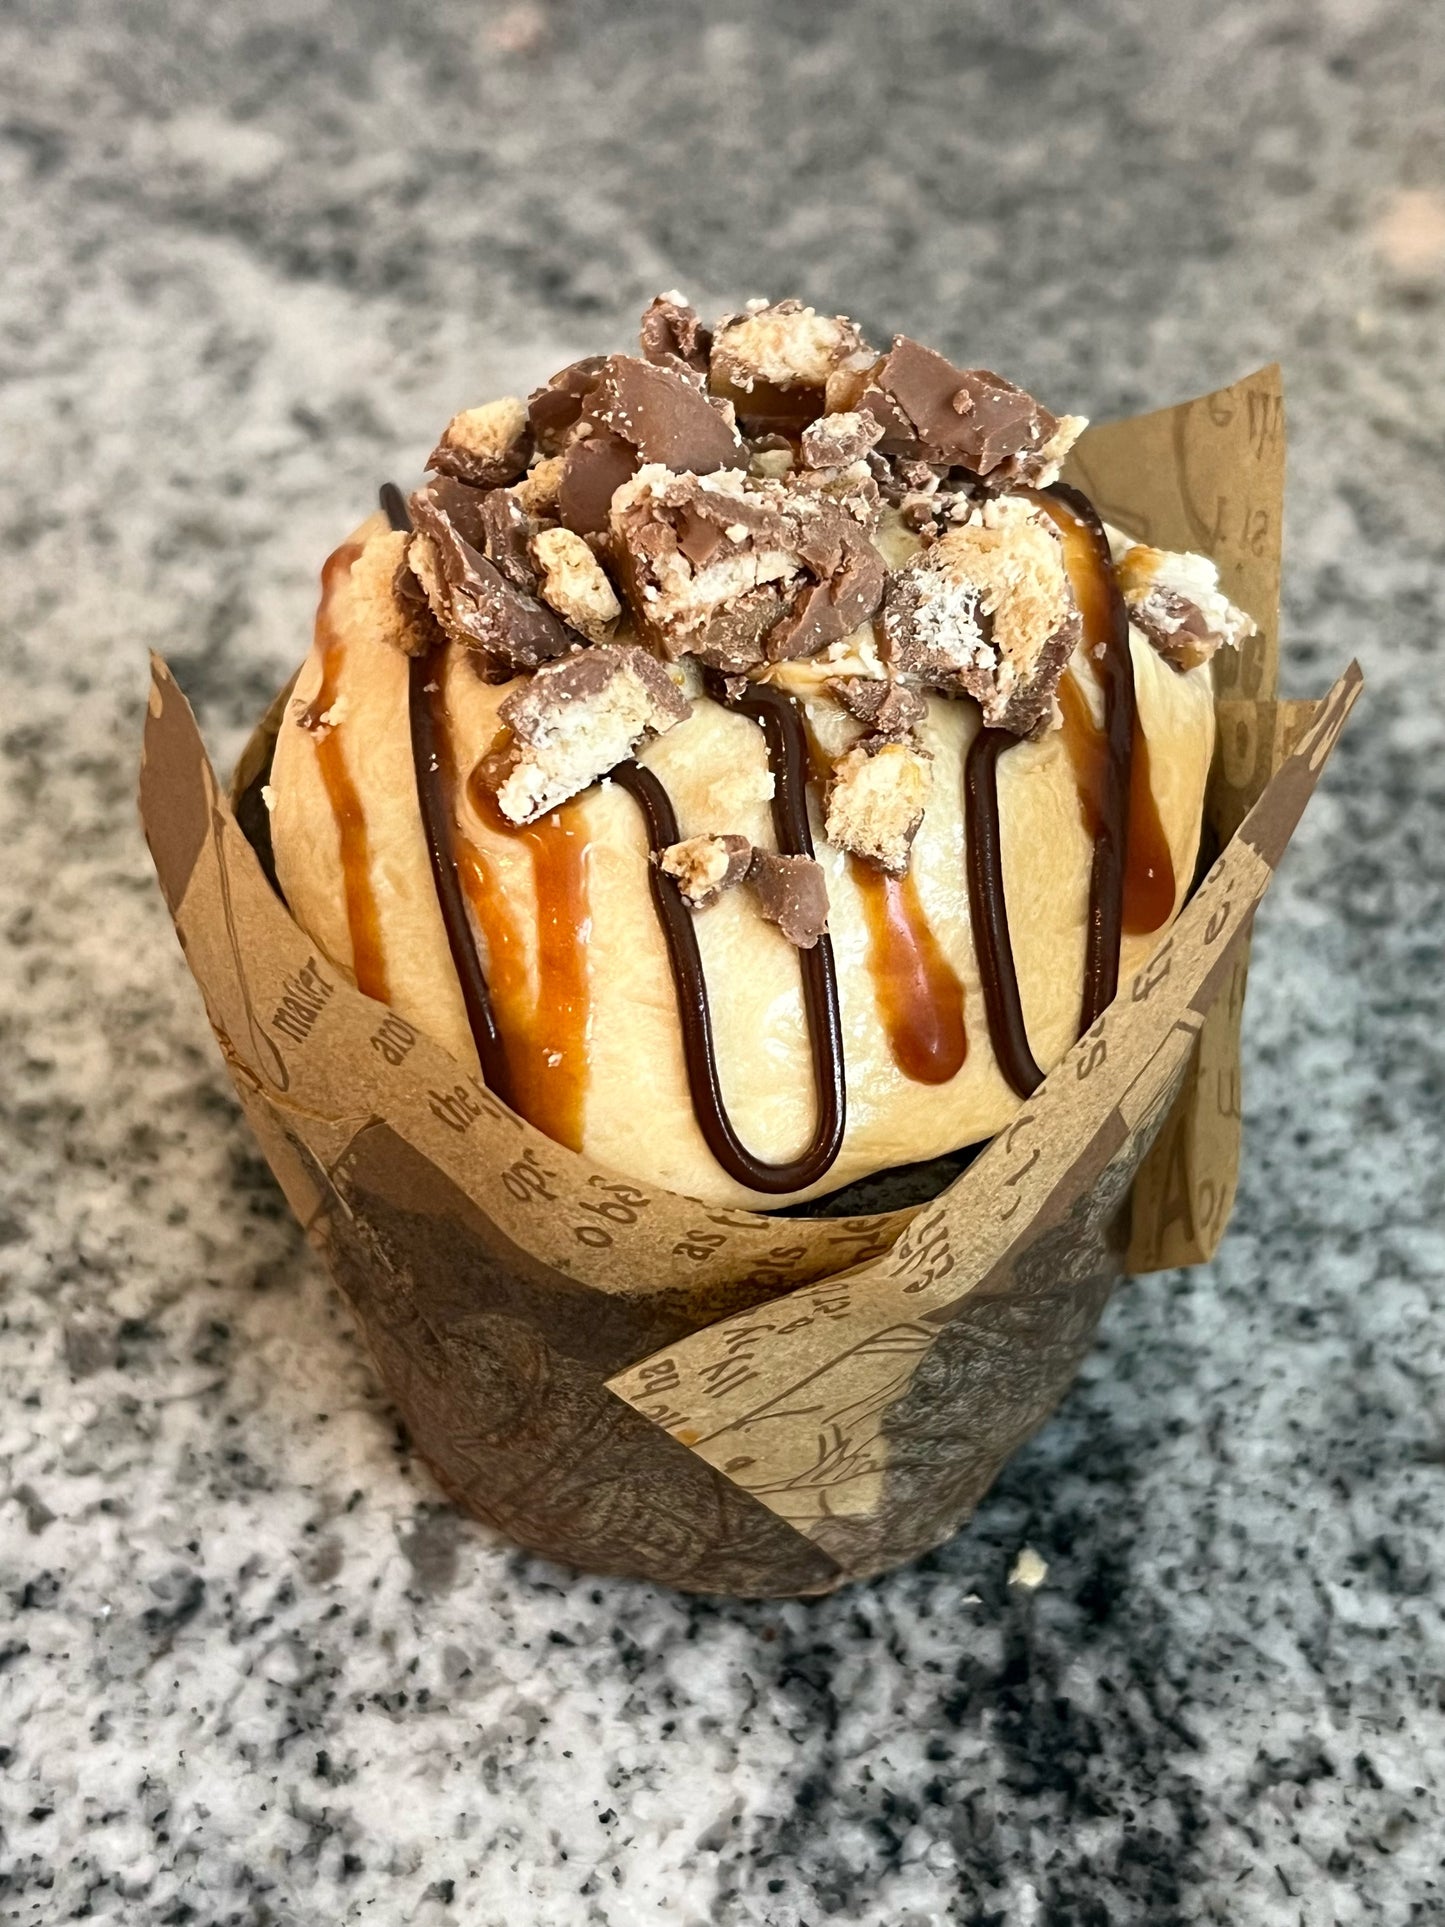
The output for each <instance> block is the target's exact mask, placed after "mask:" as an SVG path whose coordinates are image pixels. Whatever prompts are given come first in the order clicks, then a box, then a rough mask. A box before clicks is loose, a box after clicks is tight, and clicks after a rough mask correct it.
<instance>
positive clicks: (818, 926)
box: [748, 850, 828, 950]
mask: <svg viewBox="0 0 1445 1927" xmlns="http://www.w3.org/2000/svg"><path fill="white" fill-rule="evenodd" d="M748 882H749V884H750V885H751V886H752V888H753V890H754V892H755V893H756V895H757V901H758V910H759V913H760V914H761V915H762V916H764V917H765V918H766V919H767V921H768V922H769V923H775V924H776V925H777V926H778V928H779V929H780V930H781V931H782V933H783V935H784V936H785V937H786V938H787V940H788V942H789V943H792V944H796V945H797V947H798V948H799V950H811V949H812V948H813V946H814V944H815V943H817V941H818V939H819V937H821V936H822V934H823V932H824V931H825V930H826V929H827V927H828V886H827V884H826V883H825V882H824V880H823V866H822V865H821V864H820V863H818V862H815V861H814V859H813V858H812V857H810V856H776V855H774V853H773V852H772V851H771V850H754V851H753V860H752V863H751V865H750V866H749V869H748Z"/></svg>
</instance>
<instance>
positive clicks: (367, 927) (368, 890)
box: [297, 542, 387, 1003]
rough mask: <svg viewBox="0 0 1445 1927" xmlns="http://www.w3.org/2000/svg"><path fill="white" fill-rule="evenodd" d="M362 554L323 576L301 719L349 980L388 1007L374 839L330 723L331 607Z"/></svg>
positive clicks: (332, 560)
mask: <svg viewBox="0 0 1445 1927" xmlns="http://www.w3.org/2000/svg"><path fill="white" fill-rule="evenodd" d="M360 554H361V548H360V545H359V544H358V543H355V542H348V543H345V544H344V545H343V546H342V547H341V548H339V549H337V550H336V552H335V553H334V554H333V555H332V556H331V557H329V559H328V560H327V563H326V567H325V568H324V569H323V570H322V572H321V606H320V608H319V609H318V610H317V612H316V647H317V651H318V653H319V655H320V657H321V684H320V687H319V688H318V689H317V691H316V694H315V695H314V696H313V697H312V698H311V700H310V702H309V703H307V705H306V707H305V709H304V710H303V711H302V712H301V715H300V716H299V717H298V718H297V721H298V723H299V724H300V726H301V728H302V729H304V730H306V731H308V732H309V733H310V735H311V737H312V740H313V742H314V744H315V748H316V766H317V768H318V770H319V771H320V773H321V781H322V783H323V785H324V786H325V789H326V796H327V800H328V802H329V803H330V805H331V814H332V816H333V817H334V818H335V821H336V833H337V836H338V838H339V840H340V846H341V887H342V895H343V898H344V900H345V904H346V928H347V932H348V934H349V936H350V938H351V974H352V976H353V977H354V978H355V979H356V987H357V989H358V990H360V991H363V992H364V993H365V994H366V995H367V996H368V997H376V998H379V999H380V1000H381V1002H383V1003H385V1001H386V997H387V976H386V952H385V949H384V948H383V945H382V940H381V917H380V913H379V912H378V909H377V904H376V892H375V890H374V889H373V888H372V883H371V837H370V833H369V831H368V829H367V825H366V811H365V810H364V809H363V808H362V803H361V794H360V791H359V790H358V789H357V787H356V779H355V778H354V777H353V776H352V773H351V770H350V769H349V768H348V766H347V761H346V750H345V747H344V745H343V742H342V738H341V732H340V731H339V730H338V729H335V728H333V727H332V726H330V725H329V724H328V723H327V722H326V713H327V711H328V710H329V709H330V708H331V706H332V705H333V703H335V701H336V696H337V685H338V683H339V682H340V680H341V670H342V665H343V663H344V661H345V659H346V646H345V644H344V643H343V641H342V639H341V636H340V634H339V633H338V632H337V629H336V627H335V625H334V623H333V620H332V615H331V603H332V599H333V598H334V596H335V594H336V591H337V589H338V588H339V586H340V585H341V583H342V582H344V581H345V579H346V577H347V575H348V573H349V572H350V569H351V565H352V563H353V562H354V561H355V560H356V558H357V556H359V555H360Z"/></svg>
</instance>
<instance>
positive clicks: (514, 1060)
mask: <svg viewBox="0 0 1445 1927" xmlns="http://www.w3.org/2000/svg"><path fill="white" fill-rule="evenodd" d="M433 700H434V701H436V700H438V698H436V697H434V698H433ZM467 794H468V796H469V798H470V800H471V803H472V807H473V808H474V809H475V810H476V811H477V814H478V815H479V816H480V817H481V818H482V820H483V821H484V822H485V824H486V825H487V828H488V829H489V830H490V831H491V833H492V834H493V835H494V836H498V837H505V838H507V839H508V840H509V841H512V842H515V843H517V844H520V845H522V846H523V847H524V848H525V849H526V850H527V851H528V852H529V854H530V856H531V859H532V881H533V887H534V888H535V891H536V896H537V924H536V933H535V935H536V963H535V968H536V987H535V990H534V989H533V986H532V984H531V982H530V981H529V977H528V972H527V968H526V950H525V946H524V942H523V935H522V931H521V929H520V928H519V927H518V924H517V922H516V920H515V919H514V918H513V917H512V916H511V914H510V912H509V909H508V905H507V896H506V889H505V885H504V882H503V879H502V877H501V875H500V874H499V870H498V866H497V863H496V859H495V856H494V855H492V854H489V853H488V852H487V851H485V850H483V849H481V848H479V847H478V846H477V845H476V844H474V843H473V842H472V841H471V839H470V838H468V837H465V836H462V835H461V834H460V833H459V834H458V836H457V839H456V845H457V851H458V857H459V860H460V865H461V870H462V884H463V888H464V890H465V891H466V895H467V900H468V902H469V903H470V905H471V907H472V913H473V915H474V917H475V919H476V922H477V924H478V925H479V926H480V927H481V929H482V931H483V933H484V935H485V937H486V940H487V958H488V962H489V966H490V972H491V994H492V1000H493V1005H494V1008H495V1009H496V1011H497V1012H498V1013H499V1017H500V1023H501V1032H502V1040H503V1045H504V1048H505V1050H506V1055H507V1066H508V1069H509V1071H510V1073H511V1081H512V1089H513V1092H514V1094H515V1102H514V1108H515V1109H517V1110H519V1111H521V1113H522V1115H523V1116H524V1117H527V1118H530V1119H531V1121H532V1123H533V1124H535V1125H536V1126H537V1129H538V1130H539V1131H545V1132H546V1133H547V1135H548V1136H549V1137H551V1138H555V1139H556V1140H557V1142H558V1143H559V1144H565V1145H566V1146H567V1147H568V1148H569V1149H570V1150H573V1151H580V1150H581V1148H582V1105H583V1098H584V1096H585V1094H586V1090H587V1027H588V1020H589V1017H590V1014H591V996H590V989H589V984H588V977H587V940H588V938H589V937H590V936H591V934H592V919H591V916H590V915H589V913H588V907H587V844H588V839H587V831H586V827H585V824H584V821H583V813H582V809H581V807H580V805H579V804H577V803H567V804H564V805H563V806H562V808H561V809H558V810H552V811H550V812H549V813H548V814H547V815H546V816H545V817H544V818H543V819H542V820H541V822H539V823H529V824H526V825H524V826H522V827H521V828H518V827H517V826H516V825H515V824H512V823H509V822H508V821H507V820H506V818H505V817H504V816H503V815H502V813H501V811H500V810H499V809H498V808H497V804H496V799H495V797H493V795H492V794H491V792H490V791H489V790H488V789H486V788H485V787H484V786H483V785H482V783H481V782H480V781H479V780H478V777H477V772H476V771H475V770H474V771H473V772H472V775H471V777H470V778H469V780H468V783H467Z"/></svg>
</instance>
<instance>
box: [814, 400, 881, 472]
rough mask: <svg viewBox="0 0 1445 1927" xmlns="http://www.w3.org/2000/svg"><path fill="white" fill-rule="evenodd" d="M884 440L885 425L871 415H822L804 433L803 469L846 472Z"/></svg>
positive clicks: (851, 413) (846, 413)
mask: <svg viewBox="0 0 1445 1927" xmlns="http://www.w3.org/2000/svg"><path fill="white" fill-rule="evenodd" d="M882 439H883V424H882V423H881V422H879V421H877V420H875V418H874V417H873V416H872V415H860V414H858V413H856V412H855V411H852V410H848V411H845V412H843V413H840V414H837V415H820V416H819V417H818V419H817V421H815V422H809V423H808V426H807V427H806V428H805V429H804V430H803V436H802V455H803V466H804V468H847V467H848V465H849V464H850V463H852V462H861V461H862V460H863V459H864V458H865V457H866V455H867V454H868V451H869V450H870V449H872V448H876V447H877V445H878V443H879V442H880V441H882Z"/></svg>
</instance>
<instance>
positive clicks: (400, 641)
mask: <svg viewBox="0 0 1445 1927" xmlns="http://www.w3.org/2000/svg"><path fill="white" fill-rule="evenodd" d="M410 540H411V538H410V536H409V535H408V534H407V533H406V531H405V530H404V529H387V530H386V531H385V533H383V534H377V535H373V536H372V537H371V538H370V539H369V540H368V542H367V544H366V546H365V548H364V549H363V550H362V551H361V554H360V555H359V556H357V558H356V560H355V561H354V562H353V563H352V565H351V593H352V596H353V598H354V599H355V601H356V602H357V604H358V605H359V608H360V611H361V619H362V620H363V621H364V622H365V624H366V626H367V628H368V629H369V630H370V631H371V633H372V634H373V635H376V636H380V637H381V638H382V640H383V641H385V642H389V643H390V644H391V646H392V648H393V649H400V651H401V653H402V654H403V655H404V656H424V655H425V654H426V652H427V651H428V649H430V648H431V646H432V644H433V643H434V642H435V641H436V639H437V629H436V624H435V622H433V620H432V617H431V612H430V611H429V610H428V608H427V605H426V601H425V598H424V597H420V596H413V595H409V594H408V593H407V585H408V583H410V585H411V587H412V588H415V587H416V581H415V578H414V577H413V576H412V574H411V571H410V570H409V569H408V568H407V566H406V548H407V543H408V542H409V541H410Z"/></svg>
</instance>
